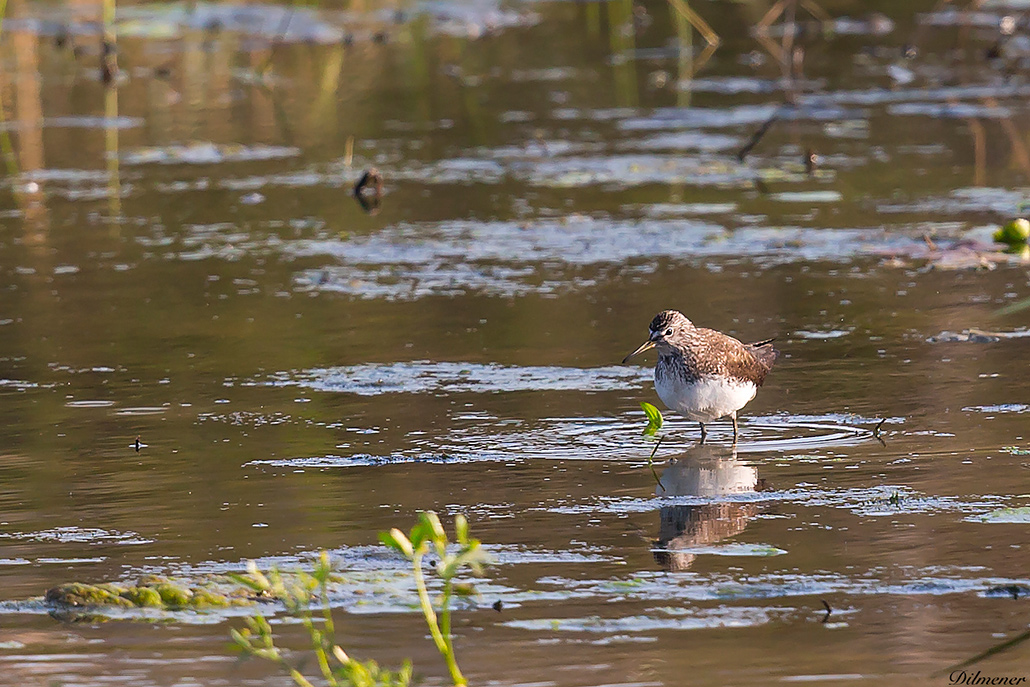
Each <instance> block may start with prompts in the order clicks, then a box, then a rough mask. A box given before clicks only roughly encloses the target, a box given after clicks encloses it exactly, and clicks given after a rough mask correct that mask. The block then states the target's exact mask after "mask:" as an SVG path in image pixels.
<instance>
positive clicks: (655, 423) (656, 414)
mask: <svg viewBox="0 0 1030 687" xmlns="http://www.w3.org/2000/svg"><path fill="white" fill-rule="evenodd" d="M640 407H641V408H642V409H643V410H644V415H646V416H647V427H645V428H644V434H646V435H648V436H654V435H655V433H656V432H658V430H659V429H661V428H662V424H663V423H664V422H665V418H663V417H662V411H660V410H658V408H656V407H654V406H653V405H651V404H650V403H647V402H646V401H641V402H640Z"/></svg>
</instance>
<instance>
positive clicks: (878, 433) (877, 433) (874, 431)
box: [873, 418, 887, 439]
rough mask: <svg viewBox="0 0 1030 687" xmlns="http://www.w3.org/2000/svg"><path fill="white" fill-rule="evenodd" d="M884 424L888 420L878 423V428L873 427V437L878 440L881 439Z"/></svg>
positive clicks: (884, 419)
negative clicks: (881, 429)
mask: <svg viewBox="0 0 1030 687" xmlns="http://www.w3.org/2000/svg"><path fill="white" fill-rule="evenodd" d="M884 422H887V418H883V419H881V420H880V421H879V422H877V423H876V426H875V427H873V436H874V437H876V438H877V439H879V438H880V428H881V427H883V423H884Z"/></svg>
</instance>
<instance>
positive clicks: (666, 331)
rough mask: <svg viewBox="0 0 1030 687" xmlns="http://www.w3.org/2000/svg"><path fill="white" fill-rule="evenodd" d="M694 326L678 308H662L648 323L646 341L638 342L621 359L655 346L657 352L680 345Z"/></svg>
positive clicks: (625, 359) (624, 360) (623, 360)
mask: <svg viewBox="0 0 1030 687" xmlns="http://www.w3.org/2000/svg"><path fill="white" fill-rule="evenodd" d="M693 328H694V323H693V322H691V321H690V320H688V319H687V318H686V317H685V316H684V315H683V313H681V312H679V311H678V310H663V311H661V312H660V313H658V314H657V315H655V316H654V319H653V320H651V324H650V325H648V330H649V334H648V337H647V341H645V342H644V343H642V344H640V347H639V348H638V349H637V350H635V351H633V352H632V353H630V354H629V355H627V356H626V357H625V358H623V359H622V362H623V363H625V362H626V361H628V360H629V359H630V358H632V357H633V356H635V355H638V354H640V353H643V352H644V351H648V350H650V349H652V348H657V349H658V352H659V353H662V352H663V351H669V350H672V349H674V348H678V347H682V343H681V342H682V341H683V339H684V338H685V337H686V335H687V333H688V332H689V331H690V330H691V329H693Z"/></svg>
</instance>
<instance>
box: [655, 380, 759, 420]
mask: <svg viewBox="0 0 1030 687" xmlns="http://www.w3.org/2000/svg"><path fill="white" fill-rule="evenodd" d="M670 377H671V379H670ZM655 391H657V392H658V398H660V399H662V403H664V404H665V405H667V406H668V407H669V408H670V409H672V410H674V411H676V412H677V413H679V414H680V415H683V416H684V417H686V418H687V419H690V420H695V421H697V422H711V421H712V420H718V419H719V418H721V417H726V416H727V415H729V414H731V413H733V412H735V411H737V410H740V409H741V408H743V407H744V406H745V405H747V403H748V401H750V400H751V399H752V398H754V397H755V392H757V391H758V387H757V386H755V385H754V384H753V383H752V382H747V381H741V380H738V379H725V378H722V377H702V378H701V379H698V380H693V381H686V380H684V379H681V378H677V377H675V376H674V375H668V376H664V375H663V377H662V378H660V379H655Z"/></svg>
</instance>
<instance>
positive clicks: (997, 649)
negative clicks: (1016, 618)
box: [934, 630, 1030, 677]
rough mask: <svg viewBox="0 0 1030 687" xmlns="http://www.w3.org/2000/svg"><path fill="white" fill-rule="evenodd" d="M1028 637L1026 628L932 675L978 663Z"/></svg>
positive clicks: (947, 672)
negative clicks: (1010, 637)
mask: <svg viewBox="0 0 1030 687" xmlns="http://www.w3.org/2000/svg"><path fill="white" fill-rule="evenodd" d="M1028 639H1030V630H1027V631H1026V632H1023V633H1021V634H1018V635H1016V636H1015V637H1013V638H1012V639H1006V640H1005V641H1004V642H1001V643H1000V644H995V645H994V646H992V647H990V648H988V649H985V650H984V651H981V652H980V653H978V654H977V655H976V656H973V657H972V658H967V659H966V660H965V661H962V662H961V663H956V664H955V665H953V666H948V667H947V668H945V669H944V670H940V671H938V672H936V673H934V677H937V676H940V675H947V674H949V673H951V672H954V671H956V670H961V669H963V668H968V667H969V666H971V665H973V664H975V663H979V662H980V661H982V660H984V659H985V658H988V657H990V656H993V655H995V654H1000V653H1001V652H1003V651H1008V650H1009V649H1011V648H1012V647H1014V646H1018V645H1020V644H1022V643H1023V642H1025V641H1026V640H1028Z"/></svg>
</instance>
